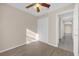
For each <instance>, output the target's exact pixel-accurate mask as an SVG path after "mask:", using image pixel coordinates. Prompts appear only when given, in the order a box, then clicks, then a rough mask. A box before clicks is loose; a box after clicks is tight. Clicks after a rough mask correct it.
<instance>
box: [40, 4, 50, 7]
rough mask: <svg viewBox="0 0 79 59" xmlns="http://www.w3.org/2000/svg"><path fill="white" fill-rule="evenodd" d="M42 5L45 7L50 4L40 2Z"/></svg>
mask: <svg viewBox="0 0 79 59" xmlns="http://www.w3.org/2000/svg"><path fill="white" fill-rule="evenodd" d="M40 4H41V5H42V6H44V7H47V8H49V7H50V4H47V3H40Z"/></svg>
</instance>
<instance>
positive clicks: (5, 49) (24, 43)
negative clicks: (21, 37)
mask: <svg viewBox="0 0 79 59" xmlns="http://www.w3.org/2000/svg"><path fill="white" fill-rule="evenodd" d="M24 44H26V43H24ZM24 44H20V45H17V46H15V47H10V48H7V49H4V50H1V51H0V53H2V52H6V51H8V50H11V49H14V48H17V47H20V46H22V45H24Z"/></svg>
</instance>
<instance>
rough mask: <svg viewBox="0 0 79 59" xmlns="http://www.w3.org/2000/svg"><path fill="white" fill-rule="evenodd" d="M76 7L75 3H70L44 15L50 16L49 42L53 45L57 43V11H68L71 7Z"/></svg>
mask: <svg viewBox="0 0 79 59" xmlns="http://www.w3.org/2000/svg"><path fill="white" fill-rule="evenodd" d="M73 7H74V4H70V5H68V6H65V7H62V8H60V9H57V10H55V11H52V12H50V13H48V14H46V15H43V16H42V17H48V20H49V21H48V22H49V23H48V27H49V29H48V30H49V31H48V33H49V36H48V38H49V39H48V43H49V44H51V45H54V46H55V45H56V41H57V40H56V15H57V13H60V12H63V11H66V10H70V9H73Z"/></svg>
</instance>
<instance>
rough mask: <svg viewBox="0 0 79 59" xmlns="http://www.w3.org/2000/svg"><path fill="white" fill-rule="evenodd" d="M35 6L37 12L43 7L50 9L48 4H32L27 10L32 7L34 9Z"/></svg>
mask: <svg viewBox="0 0 79 59" xmlns="http://www.w3.org/2000/svg"><path fill="white" fill-rule="evenodd" d="M33 6H35V7H36V10H37V12H40V7H41V6H43V7H46V8H49V7H50V4H47V3H32V4H30V5H28V6H26V8H30V7H33Z"/></svg>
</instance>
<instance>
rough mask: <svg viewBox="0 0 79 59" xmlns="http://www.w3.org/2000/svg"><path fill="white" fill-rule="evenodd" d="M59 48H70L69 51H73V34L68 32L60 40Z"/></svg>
mask: <svg viewBox="0 0 79 59" xmlns="http://www.w3.org/2000/svg"><path fill="white" fill-rule="evenodd" d="M59 41H60V43H59V48H62V49H65V50H68V51H71V52H72V51H73V39H72V36H71V34H66V35H65V36H64V37H63V39H60V40H59Z"/></svg>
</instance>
